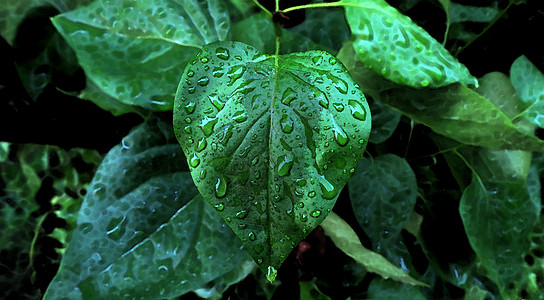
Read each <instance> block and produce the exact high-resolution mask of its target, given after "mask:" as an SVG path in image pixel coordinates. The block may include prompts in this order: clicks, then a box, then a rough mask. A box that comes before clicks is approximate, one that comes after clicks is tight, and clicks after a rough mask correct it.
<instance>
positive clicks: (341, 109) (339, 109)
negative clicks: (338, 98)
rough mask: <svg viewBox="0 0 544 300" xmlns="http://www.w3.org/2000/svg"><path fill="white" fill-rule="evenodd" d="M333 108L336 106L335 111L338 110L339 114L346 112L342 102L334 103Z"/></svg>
mask: <svg viewBox="0 0 544 300" xmlns="http://www.w3.org/2000/svg"><path fill="white" fill-rule="evenodd" d="M332 106H334V109H336V111H337V112H341V111H343V110H344V105H343V104H342V103H340V102H333V103H332Z"/></svg>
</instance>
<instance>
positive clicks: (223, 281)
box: [194, 258, 257, 299]
mask: <svg viewBox="0 0 544 300" xmlns="http://www.w3.org/2000/svg"><path fill="white" fill-rule="evenodd" d="M256 268H257V265H256V264H255V262H254V261H253V260H252V259H251V258H249V259H248V260H247V261H245V262H243V263H241V264H240V265H238V266H236V267H235V268H234V269H232V270H230V271H229V272H227V273H225V274H223V275H221V276H219V277H217V278H215V279H214V280H212V281H211V282H208V283H207V284H206V285H205V286H203V287H200V288H198V289H196V290H194V292H195V294H197V295H198V296H199V297H201V298H205V299H209V298H212V297H213V298H220V297H221V295H222V294H223V293H224V292H225V291H226V290H227V289H228V288H229V287H230V286H232V285H233V284H236V283H238V282H240V281H241V280H243V279H244V278H246V277H247V276H248V275H249V274H250V273H251V272H253V271H254V270H255V269H256Z"/></svg>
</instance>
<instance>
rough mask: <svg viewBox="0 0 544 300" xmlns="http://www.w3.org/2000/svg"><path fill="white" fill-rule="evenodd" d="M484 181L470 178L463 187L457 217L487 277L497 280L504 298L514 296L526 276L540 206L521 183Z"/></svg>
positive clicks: (516, 295)
mask: <svg viewBox="0 0 544 300" xmlns="http://www.w3.org/2000/svg"><path fill="white" fill-rule="evenodd" d="M484 184H485V186H483V185H482V183H481V182H479V181H478V180H476V179H474V180H473V181H472V183H471V184H470V185H469V186H468V187H467V188H466V189H465V191H464V192H463V196H462V197H461V203H460V207H459V211H460V213H461V218H462V219H463V224H464V226H465V230H466V233H467V237H468V239H469V241H470V244H471V246H472V248H473V249H474V251H475V252H476V255H477V257H478V259H479V261H480V262H481V264H482V265H483V266H484V267H485V269H486V270H487V276H488V277H489V278H491V279H492V280H493V281H495V282H496V283H497V285H498V286H499V289H500V291H501V294H502V296H503V297H504V299H517V298H520V297H521V294H520V289H521V288H522V286H523V284H524V282H525V281H526V280H527V278H528V276H527V275H528V274H527V270H526V269H525V268H523V267H522V266H523V265H524V263H525V262H524V257H525V256H526V255H527V254H528V251H529V247H530V241H529V238H528V235H529V232H530V230H531V229H532V227H533V225H534V224H535V223H536V221H537V220H538V215H539V212H540V207H539V206H540V205H535V204H536V203H535V202H534V201H532V200H531V197H530V196H529V193H528V190H527V188H526V186H525V183H524V182H520V181H503V182H484ZM539 201H540V200H539ZM538 204H540V203H538Z"/></svg>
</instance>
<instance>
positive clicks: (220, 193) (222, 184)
mask: <svg viewBox="0 0 544 300" xmlns="http://www.w3.org/2000/svg"><path fill="white" fill-rule="evenodd" d="M226 194H227V181H226V180H225V178H223V177H219V178H217V182H216V183H215V196H217V198H221V197H224V196H225V195H226Z"/></svg>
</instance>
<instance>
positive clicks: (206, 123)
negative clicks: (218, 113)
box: [200, 116, 217, 137]
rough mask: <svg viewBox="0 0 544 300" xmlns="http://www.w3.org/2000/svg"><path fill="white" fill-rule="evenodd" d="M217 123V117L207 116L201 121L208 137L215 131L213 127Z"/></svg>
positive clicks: (203, 130)
mask: <svg viewBox="0 0 544 300" xmlns="http://www.w3.org/2000/svg"><path fill="white" fill-rule="evenodd" d="M215 124H217V118H210V117H208V116H205V117H204V118H203V119H202V122H201V123H200V128H201V129H202V132H203V133H204V135H205V136H206V137H209V136H210V135H211V134H212V133H213V127H214V126H215Z"/></svg>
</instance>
